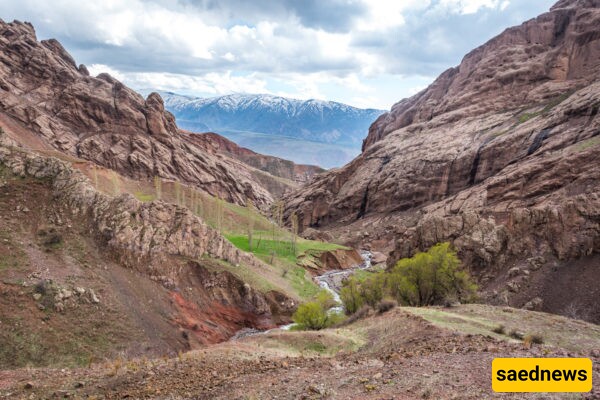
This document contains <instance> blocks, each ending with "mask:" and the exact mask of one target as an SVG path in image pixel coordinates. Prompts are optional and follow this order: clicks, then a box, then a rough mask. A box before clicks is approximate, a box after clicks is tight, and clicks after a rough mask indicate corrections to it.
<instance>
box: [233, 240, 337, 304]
mask: <svg viewBox="0 0 600 400" xmlns="http://www.w3.org/2000/svg"><path fill="white" fill-rule="evenodd" d="M288 235H289V232H288ZM225 237H226V238H227V239H228V240H229V241H230V242H231V243H232V244H233V245H234V246H236V247H237V248H239V249H241V250H243V251H246V252H250V246H249V243H248V236H247V235H243V234H242V235H240V234H226V235H225ZM268 237H272V232H268V231H256V232H255V233H254V234H253V245H252V252H251V253H252V254H254V255H255V256H256V257H258V258H259V259H261V260H262V261H264V262H265V263H266V264H269V265H270V266H272V267H273V268H274V270H276V271H278V274H279V275H280V276H281V277H282V278H283V279H285V280H286V281H287V282H288V283H289V285H290V286H291V288H292V289H293V291H294V292H295V293H296V294H297V295H298V296H299V297H300V298H303V299H308V298H311V297H313V296H314V295H316V294H317V292H318V291H319V287H318V285H316V284H315V283H314V282H313V281H312V279H311V277H310V274H309V273H308V272H307V271H306V270H305V269H304V268H303V267H301V266H299V265H298V264H297V262H298V256H299V255H301V254H307V253H312V252H320V251H326V250H335V249H339V248H343V247H342V246H339V245H336V244H332V243H324V242H318V241H312V240H305V239H301V238H298V239H297V243H296V252H295V253H294V251H293V248H292V244H291V240H289V239H288V240H287V241H286V240H273V239H272V238H271V239H268Z"/></svg>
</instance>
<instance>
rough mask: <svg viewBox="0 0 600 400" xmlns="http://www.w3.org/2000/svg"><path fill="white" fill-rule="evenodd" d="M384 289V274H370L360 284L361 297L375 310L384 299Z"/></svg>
mask: <svg viewBox="0 0 600 400" xmlns="http://www.w3.org/2000/svg"><path fill="white" fill-rule="evenodd" d="M384 287H385V275H384V273H376V274H369V276H367V277H366V278H365V279H364V280H363V281H362V282H361V283H360V295H361V297H362V298H363V300H364V302H365V303H366V304H368V305H370V306H371V307H373V308H375V307H377V304H378V303H379V302H380V301H381V299H383V292H384Z"/></svg>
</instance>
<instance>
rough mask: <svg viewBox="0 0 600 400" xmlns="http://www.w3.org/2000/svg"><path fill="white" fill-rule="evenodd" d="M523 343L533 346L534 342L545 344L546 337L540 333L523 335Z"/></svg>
mask: <svg viewBox="0 0 600 400" xmlns="http://www.w3.org/2000/svg"><path fill="white" fill-rule="evenodd" d="M523 343H524V344H525V345H526V346H531V345H532V344H544V337H543V336H542V335H540V334H538V333H530V334H528V335H525V336H524V337H523Z"/></svg>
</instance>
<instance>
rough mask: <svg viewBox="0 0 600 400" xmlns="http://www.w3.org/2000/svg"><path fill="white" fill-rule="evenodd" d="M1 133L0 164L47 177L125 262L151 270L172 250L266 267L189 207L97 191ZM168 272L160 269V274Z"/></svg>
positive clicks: (77, 174) (55, 162) (65, 166)
mask: <svg viewBox="0 0 600 400" xmlns="http://www.w3.org/2000/svg"><path fill="white" fill-rule="evenodd" d="M8 144H10V143H7V142H6V138H4V139H3V136H1V135H0V164H2V165H5V166H6V167H8V168H9V169H10V170H11V171H12V172H13V173H14V174H16V175H22V176H31V177H34V178H38V179H47V180H49V181H50V182H52V187H53V190H54V192H55V196H56V198H57V200H58V201H60V202H61V203H63V204H65V205H68V207H69V208H70V211H71V212H72V213H73V214H74V215H80V216H82V217H85V218H86V220H87V224H88V225H89V228H90V231H92V232H94V233H95V234H96V235H97V236H98V237H99V238H100V239H101V240H102V241H103V243H104V244H105V245H107V246H108V247H109V248H110V249H111V250H112V254H113V257H115V258H116V259H118V261H119V262H120V263H122V264H125V265H128V266H130V267H133V268H137V269H145V270H152V269H153V268H154V265H157V264H159V263H161V262H163V261H165V260H166V257H167V256H169V255H176V256H184V257H189V258H193V259H196V258H201V257H202V256H203V255H208V256H211V257H214V258H219V259H222V260H225V261H228V262H229V263H231V264H234V265H236V264H246V265H255V266H260V267H263V266H264V265H263V264H262V262H261V261H260V260H258V259H257V258H255V257H253V256H252V255H250V254H248V253H246V252H244V251H241V250H239V249H238V248H236V247H235V246H234V245H233V244H231V242H229V241H228V240H227V239H225V238H224V237H223V236H221V234H220V233H218V232H217V231H216V230H214V229H212V228H211V227H209V226H208V225H206V224H205V223H204V222H203V221H202V220H201V219H200V218H199V217H197V216H196V215H194V214H193V213H192V212H191V211H190V210H188V209H187V208H184V207H180V206H177V205H174V204H171V203H166V202H163V201H160V200H158V201H152V202H149V203H143V202H141V201H139V200H137V199H136V198H135V197H133V196H132V195H130V194H123V195H121V196H118V197H111V196H108V195H106V194H104V193H101V192H99V191H97V190H96V189H95V188H94V187H93V185H92V184H91V183H90V181H89V179H88V178H87V177H85V176H84V175H83V174H82V173H81V172H79V171H77V170H75V169H73V168H72V167H71V166H70V165H68V164H67V163H65V162H63V161H60V160H58V159H56V158H52V157H44V156H40V155H36V154H33V153H28V152H23V151H21V150H15V149H14V148H11V147H9V146H8ZM166 272H168V271H164V270H161V274H163V275H164V274H165V273H166Z"/></svg>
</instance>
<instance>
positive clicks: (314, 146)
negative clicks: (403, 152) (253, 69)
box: [142, 91, 383, 168]
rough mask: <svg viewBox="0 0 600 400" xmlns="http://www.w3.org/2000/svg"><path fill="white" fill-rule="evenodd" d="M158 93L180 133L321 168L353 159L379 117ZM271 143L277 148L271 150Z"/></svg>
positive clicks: (237, 97) (319, 106)
mask: <svg viewBox="0 0 600 400" xmlns="http://www.w3.org/2000/svg"><path fill="white" fill-rule="evenodd" d="M142 92H144V93H147V92H149V91H142ZM160 93H161V95H162V97H163V98H164V101H165V107H166V108H167V109H168V110H169V111H170V112H172V113H173V114H174V115H175V117H176V118H177V122H178V124H179V126H181V127H182V128H184V129H188V130H191V131H194V132H206V131H214V132H218V133H219V134H222V135H224V136H226V137H227V138H229V139H232V140H233V141H234V142H236V143H238V144H241V145H242V146H245V147H248V148H250V149H252V150H254V151H258V152H260V153H264V154H271V155H274V156H278V157H283V158H285V159H290V160H292V161H294V162H297V163H301V164H318V165H320V166H322V167H325V168H330V167H336V166H339V165H342V164H343V163H345V162H347V161H349V160H350V159H351V158H352V157H354V156H355V155H356V154H357V153H358V151H359V149H360V144H361V142H362V140H363V138H364V136H365V134H366V132H367V129H368V127H369V125H370V124H371V122H372V121H373V120H374V119H375V118H377V117H378V116H379V115H380V114H381V113H382V112H383V111H381V110H375V109H359V108H355V107H351V106H348V105H346V104H341V103H336V102H333V101H321V100H307V101H302V100H295V99H288V98H285V97H278V96H271V95H251V94H232V95H228V96H221V97H214V98H194V97H189V96H181V95H178V94H175V93H171V92H160ZM274 139H276V140H277V141H278V144H277V146H272V145H270V144H271V143H272V141H273V140H274ZM332 150H333V151H332Z"/></svg>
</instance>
